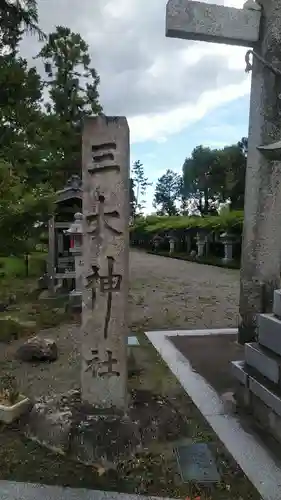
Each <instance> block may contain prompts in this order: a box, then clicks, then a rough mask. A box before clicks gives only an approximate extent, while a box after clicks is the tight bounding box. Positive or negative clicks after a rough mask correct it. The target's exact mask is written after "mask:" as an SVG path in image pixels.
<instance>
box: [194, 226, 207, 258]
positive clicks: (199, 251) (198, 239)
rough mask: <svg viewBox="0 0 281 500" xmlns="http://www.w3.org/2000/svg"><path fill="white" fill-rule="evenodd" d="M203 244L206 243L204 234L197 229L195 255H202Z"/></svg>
mask: <svg viewBox="0 0 281 500" xmlns="http://www.w3.org/2000/svg"><path fill="white" fill-rule="evenodd" d="M205 245H206V234H205V233H204V232H202V231H198V233H197V235H196V246H197V257H203V256H204V250H205Z"/></svg>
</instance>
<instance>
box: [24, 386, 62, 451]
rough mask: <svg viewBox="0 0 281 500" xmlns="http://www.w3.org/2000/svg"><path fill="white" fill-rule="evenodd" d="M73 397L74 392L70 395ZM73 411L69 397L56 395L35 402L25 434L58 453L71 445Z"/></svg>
mask: <svg viewBox="0 0 281 500" xmlns="http://www.w3.org/2000/svg"><path fill="white" fill-rule="evenodd" d="M69 397H70V398H72V394H70V396H69ZM71 426H72V411H71V409H70V404H69V401H68V397H67V398H65V399H64V398H63V397H55V398H53V399H52V398H49V399H45V400H42V401H41V402H37V403H35V405H34V406H33V408H32V410H31V412H30V414H29V416H28V420H27V424H26V428H25V434H26V436H27V437H28V438H29V439H32V440H33V441H36V442H38V443H40V444H42V445H43V446H46V447H47V448H49V449H51V450H53V451H55V452H56V453H62V454H64V453H67V452H68V451H69V447H70V431H71Z"/></svg>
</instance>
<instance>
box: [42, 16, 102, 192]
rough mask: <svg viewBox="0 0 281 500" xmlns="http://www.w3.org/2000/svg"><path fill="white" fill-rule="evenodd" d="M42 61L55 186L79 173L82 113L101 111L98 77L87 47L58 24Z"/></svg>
mask: <svg viewBox="0 0 281 500" xmlns="http://www.w3.org/2000/svg"><path fill="white" fill-rule="evenodd" d="M37 57H39V58H41V59H42V60H43V62H44V66H45V73H46V78H45V81H44V85H45V87H46V88H47V89H48V94H49V99H48V102H47V103H46V110H47V113H48V116H47V117H46V120H45V121H46V126H47V128H48V129H49V130H54V129H55V130H56V134H55V139H56V140H55V141H54V144H52V137H49V139H50V143H49V156H48V161H49V163H50V173H51V179H52V184H53V185H55V187H57V188H59V187H62V185H63V184H64V183H65V182H66V180H67V178H68V177H70V175H74V174H78V175H81V150H82V147H81V132H82V124H83V119H84V117H85V116H90V115H97V114H100V113H101V112H102V107H101V105H100V104H99V93H98V86H99V82H100V79H99V76H98V74H97V72H96V70H95V69H94V68H93V67H92V66H91V58H90V55H89V47H88V45H87V43H86V42H85V41H84V40H83V38H82V37H81V35H80V34H79V33H73V32H72V31H71V30H70V29H69V28H67V27H63V26H58V27H57V28H56V31H55V32H53V33H50V34H49V36H48V40H47V42H46V44H45V45H44V46H43V48H42V49H41V51H40V52H39V54H38V56H37Z"/></svg>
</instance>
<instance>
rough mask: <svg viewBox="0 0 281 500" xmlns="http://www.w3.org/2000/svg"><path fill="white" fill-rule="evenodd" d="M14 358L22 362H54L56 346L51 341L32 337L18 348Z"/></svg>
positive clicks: (56, 351) (56, 356)
mask: <svg viewBox="0 0 281 500" xmlns="http://www.w3.org/2000/svg"><path fill="white" fill-rule="evenodd" d="M16 357H17V358H18V359H21V360H22V361H56V359H57V358H58V348H57V344H56V343H55V341H54V340H51V339H44V338H39V337H33V338H31V339H29V340H27V342H25V343H24V344H22V345H21V346H20V347H19V348H18V350H17V352H16Z"/></svg>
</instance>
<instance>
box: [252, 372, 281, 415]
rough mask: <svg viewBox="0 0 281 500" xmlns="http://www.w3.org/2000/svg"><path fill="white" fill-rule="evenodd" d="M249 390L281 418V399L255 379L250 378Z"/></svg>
mask: <svg viewBox="0 0 281 500" xmlns="http://www.w3.org/2000/svg"><path fill="white" fill-rule="evenodd" d="M249 390H250V392H251V393H253V394H255V395H256V396H257V397H258V398H259V399H260V400H261V401H263V403H264V404H266V405H267V406H268V407H269V408H271V409H272V410H273V411H274V412H275V413H277V414H278V415H280V416H281V397H280V396H279V395H278V394H276V393H275V392H273V391H272V390H271V389H270V388H269V387H266V386H265V385H264V384H262V383H261V382H259V381H258V380H257V379H255V378H254V377H249Z"/></svg>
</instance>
